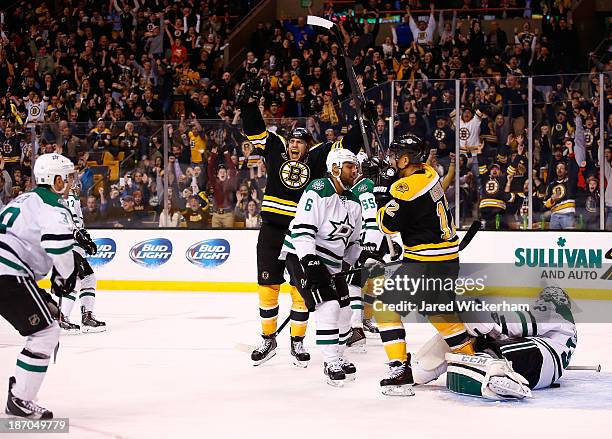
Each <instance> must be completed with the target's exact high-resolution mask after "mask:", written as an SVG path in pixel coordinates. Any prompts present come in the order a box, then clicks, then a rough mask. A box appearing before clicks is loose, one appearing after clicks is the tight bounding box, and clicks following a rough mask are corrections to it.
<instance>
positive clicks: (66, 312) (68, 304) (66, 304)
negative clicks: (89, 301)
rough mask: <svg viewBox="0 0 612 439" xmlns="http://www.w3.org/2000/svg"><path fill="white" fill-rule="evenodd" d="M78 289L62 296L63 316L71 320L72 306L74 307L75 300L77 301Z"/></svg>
mask: <svg viewBox="0 0 612 439" xmlns="http://www.w3.org/2000/svg"><path fill="white" fill-rule="evenodd" d="M76 294H77V293H76V291H73V292H72V293H70V294H69V295H67V296H64V297H62V309H61V311H62V314H63V316H64V317H65V318H66V319H68V320H70V313H71V312H72V308H73V307H74V302H75V301H76Z"/></svg>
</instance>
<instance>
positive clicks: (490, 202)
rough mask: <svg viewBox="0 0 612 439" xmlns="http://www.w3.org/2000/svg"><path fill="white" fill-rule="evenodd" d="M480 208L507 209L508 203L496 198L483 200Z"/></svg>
mask: <svg viewBox="0 0 612 439" xmlns="http://www.w3.org/2000/svg"><path fill="white" fill-rule="evenodd" d="M479 206H480V208H481V209H483V208H485V207H497V208H499V209H505V208H506V203H505V202H503V201H501V200H496V199H495V198H483V199H482V200H480V204H479Z"/></svg>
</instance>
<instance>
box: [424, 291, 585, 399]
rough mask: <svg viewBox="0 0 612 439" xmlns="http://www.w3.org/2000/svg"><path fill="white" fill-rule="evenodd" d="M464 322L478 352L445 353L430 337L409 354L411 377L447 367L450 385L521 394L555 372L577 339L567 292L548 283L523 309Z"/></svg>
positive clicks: (498, 395) (477, 392) (473, 391)
mask: <svg viewBox="0 0 612 439" xmlns="http://www.w3.org/2000/svg"><path fill="white" fill-rule="evenodd" d="M465 326H466V327H467V330H468V332H469V333H470V334H471V335H472V336H474V337H476V343H475V347H476V351H477V352H478V353H479V355H481V357H479V358H478V359H477V357H476V356H466V355H456V354H449V353H448V352H447V349H446V346H445V343H443V342H441V340H439V339H438V338H437V337H434V338H433V339H431V340H430V341H429V342H428V343H426V344H425V345H424V346H423V347H422V348H421V349H420V350H419V352H417V354H416V355H415V361H414V364H413V375H414V379H415V382H416V383H419V384H425V383H427V382H430V381H433V380H435V379H437V378H438V377H439V376H440V375H442V374H443V373H444V372H447V387H448V388H449V389H450V390H451V391H454V392H458V393H463V394H468V395H473V396H483V397H485V398H488V399H513V398H523V397H525V396H530V395H531V389H534V390H535V389H544V388H547V387H550V386H551V385H553V383H556V382H557V381H558V380H559V378H561V376H562V375H563V371H564V370H565V368H567V366H568V365H569V362H570V359H571V357H572V354H573V352H574V350H575V348H576V344H577V341H578V340H577V332H576V325H575V323H574V318H573V316H572V312H571V302H570V300H569V297H568V295H567V293H565V291H563V289H561V288H558V287H553V286H549V287H546V288H544V290H542V292H541V293H540V296H539V299H538V300H537V301H536V302H535V304H534V306H532V307H531V310H530V311H528V312H522V311H517V312H512V313H504V314H498V313H492V314H491V320H490V321H487V322H479V323H466V324H465ZM470 357H471V358H470Z"/></svg>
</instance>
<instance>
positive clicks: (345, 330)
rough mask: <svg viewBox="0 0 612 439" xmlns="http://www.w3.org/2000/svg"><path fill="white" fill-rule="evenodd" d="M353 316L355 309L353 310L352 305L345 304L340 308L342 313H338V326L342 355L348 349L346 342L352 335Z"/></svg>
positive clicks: (339, 350) (339, 346) (340, 352)
mask: <svg viewBox="0 0 612 439" xmlns="http://www.w3.org/2000/svg"><path fill="white" fill-rule="evenodd" d="M352 316H353V310H351V307H349V306H344V307H342V308H340V313H339V315H338V328H339V330H340V339H339V345H338V353H339V354H340V356H341V357H342V356H343V355H344V351H345V350H346V342H347V341H348V339H349V337H350V336H351V320H352Z"/></svg>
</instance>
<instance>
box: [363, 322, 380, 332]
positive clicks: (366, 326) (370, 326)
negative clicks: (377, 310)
mask: <svg viewBox="0 0 612 439" xmlns="http://www.w3.org/2000/svg"><path fill="white" fill-rule="evenodd" d="M363 330H364V331H367V332H370V333H372V334H378V327H377V326H376V324H375V323H374V322H373V321H372V319H365V320H364V321H363Z"/></svg>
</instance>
